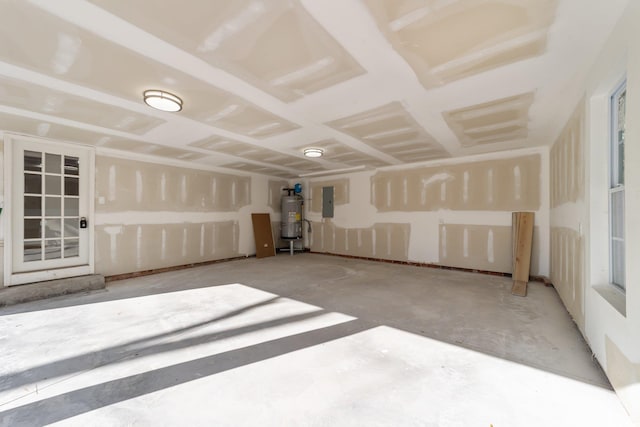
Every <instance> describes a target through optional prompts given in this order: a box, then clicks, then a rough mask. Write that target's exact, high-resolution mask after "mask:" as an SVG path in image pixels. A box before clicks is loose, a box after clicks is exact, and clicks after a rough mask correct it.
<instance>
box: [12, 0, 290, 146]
mask: <svg viewBox="0 0 640 427" xmlns="http://www.w3.org/2000/svg"><path fill="white" fill-rule="evenodd" d="M25 22H37V23H38V26H37V31H28V32H25V31H24V23H25ZM17 34H19V35H20V36H19V37H16V35H17ZM0 36H2V40H3V46H2V47H3V48H2V49H0V59H2V60H4V61H6V62H9V63H12V64H15V65H19V66H23V67H26V68H29V69H32V70H35V71H38V72H40V73H44V74H50V75H54V76H56V77H58V78H60V79H63V80H66V81H70V82H73V83H77V84H81V85H84V86H87V87H90V88H93V89H97V90H102V91H105V92H107V93H109V94H113V95H117V96H121V97H123V98H126V99H129V100H132V101H135V102H142V92H144V91H145V90H147V89H164V90H168V91H169V92H173V93H175V94H176V95H178V96H180V97H181V98H182V99H183V100H184V110H183V111H182V112H181V114H182V115H184V116H186V117H189V118H192V119H195V120H198V121H201V122H204V123H207V124H210V125H212V126H215V127H219V128H222V129H225V130H229V131H231V132H236V133H240V134H242V135H246V136H251V137H254V138H266V137H270V136H274V135H278V134H282V133H284V132H288V131H290V130H293V129H296V128H297V127H298V126H297V125H295V124H293V123H291V122H289V121H287V120H285V119H283V118H282V117H278V116H276V115H275V114H272V113H270V112H268V111H266V110H263V109H261V108H259V107H257V106H255V105H253V104H251V103H250V102H248V101H246V100H244V99H242V98H239V97H237V96H234V95H232V94H230V93H229V92H226V91H223V90H221V89H219V88H217V87H214V86H211V85H209V84H207V83H205V82H203V81H201V80H198V79H196V78H194V77H192V76H190V75H188V74H185V73H182V72H180V71H178V70H176V69H174V68H171V67H168V66H166V65H163V64H160V63H158V62H156V61H153V60H151V59H149V58H146V57H144V56H142V55H139V54H136V53H134V52H133V51H131V50H128V49H126V48H123V47H122V46H118V45H116V44H114V43H112V42H109V41H107V40H105V39H102V38H100V37H98V36H96V35H94V34H92V33H90V32H88V31H85V30H83V29H81V28H79V27H77V26H75V25H72V24H69V23H68V22H66V21H63V20H62V19H59V18H56V17H55V16H53V15H51V14H48V13H47V12H44V11H42V10H40V9H38V8H37V7H35V6H33V5H30V4H28V3H27V2H5V3H3V6H2V13H1V14H0Z"/></svg>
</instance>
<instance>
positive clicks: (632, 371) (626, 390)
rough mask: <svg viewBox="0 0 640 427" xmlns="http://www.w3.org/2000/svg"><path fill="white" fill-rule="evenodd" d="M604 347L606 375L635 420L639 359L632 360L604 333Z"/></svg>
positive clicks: (639, 407)
mask: <svg viewBox="0 0 640 427" xmlns="http://www.w3.org/2000/svg"><path fill="white" fill-rule="evenodd" d="M605 349H606V355H607V367H606V371H607V376H608V377H609V380H610V381H611V385H612V386H613V387H614V389H615V390H616V391H617V392H618V395H620V397H621V399H622V401H623V402H626V404H627V410H628V411H629V413H630V414H632V416H634V418H635V419H636V420H637V419H638V417H637V416H635V414H638V413H639V412H640V400H638V399H637V388H638V384H640V361H635V362H634V361H632V360H630V359H629V357H627V356H626V355H625V354H624V352H622V350H620V347H618V346H617V345H616V343H615V342H614V341H613V340H612V339H611V337H610V336H609V335H605Z"/></svg>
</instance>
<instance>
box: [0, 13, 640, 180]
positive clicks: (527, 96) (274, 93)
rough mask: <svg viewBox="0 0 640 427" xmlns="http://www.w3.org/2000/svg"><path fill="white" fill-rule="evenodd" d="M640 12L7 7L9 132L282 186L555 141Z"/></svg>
mask: <svg viewBox="0 0 640 427" xmlns="http://www.w3.org/2000/svg"><path fill="white" fill-rule="evenodd" d="M633 1H634V0H607V1H606V2H605V1H584V0H354V1H339V0H336V1H314V0H233V1H231V0H189V1H175V0H133V1H131V0H64V1H47V0H30V1H20V0H4V1H3V0H0V4H2V6H1V7H0V40H1V42H0V134H1V133H2V132H3V131H10V132H17V133H23V134H28V135H33V136H36V137H44V138H49V139H52V140H56V139H58V140H63V141H77V142H81V143H85V144H92V145H96V146H102V147H108V148H110V149H114V150H120V151H122V155H126V153H127V152H134V153H143V154H144V153H149V154H154V155H160V156H166V157H167V158H174V159H181V160H188V161H190V160H194V161H196V162H197V163H199V165H198V167H201V166H202V164H203V163H206V164H207V165H210V166H211V167H217V166H219V165H222V164H231V166H229V167H231V168H235V169H237V170H244V171H248V172H253V173H264V174H268V175H272V176H281V177H283V178H291V177H296V176H299V175H304V174H309V173H312V174H314V175H317V172H319V173H321V174H325V173H330V172H331V171H335V170H338V169H346V168H348V167H352V166H366V167H369V168H378V167H384V166H388V165H402V164H411V163H415V162H423V161H428V160H435V159H442V158H448V157H451V156H457V157H463V156H466V155H476V154H483V153H491V152H496V151H501V150H510V149H517V148H524V147H535V146H544V145H546V144H549V143H550V141H554V140H555V139H556V138H557V135H558V134H559V133H560V132H561V130H562V128H563V125H564V123H566V121H567V119H568V118H569V117H570V116H571V113H572V111H573V110H574V108H575V104H576V102H577V101H578V100H579V99H580V97H581V96H583V93H582V92H580V88H582V87H584V81H582V80H580V79H584V78H585V77H584V75H585V70H586V66H587V64H593V63H594V61H595V60H596V58H597V55H598V54H599V52H600V51H601V50H602V48H603V46H604V43H605V41H606V40H608V39H609V38H610V35H611V34H612V31H613V30H614V28H616V25H618V24H617V23H618V22H620V18H621V16H623V14H624V13H625V10H628V9H627V8H628V7H629V5H630V4H631V3H632V2H633ZM148 89H159V90H165V91H168V92H171V93H175V94H176V95H178V96H180V97H181V98H182V99H183V101H184V104H183V109H182V110H181V111H179V112H176V113H166V112H158V111H154V110H151V108H150V107H147V106H146V105H145V104H144V103H143V100H142V94H143V92H144V91H145V90H148ZM534 94H535V96H534ZM212 135H213V136H212ZM311 146H316V147H318V148H322V149H323V150H324V156H323V157H322V158H320V159H310V158H306V157H304V156H303V155H302V150H303V149H304V148H307V147H311Z"/></svg>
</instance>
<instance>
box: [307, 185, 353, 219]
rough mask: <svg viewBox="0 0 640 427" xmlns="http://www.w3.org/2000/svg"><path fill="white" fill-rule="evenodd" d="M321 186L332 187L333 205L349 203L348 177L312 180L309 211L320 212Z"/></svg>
mask: <svg viewBox="0 0 640 427" xmlns="http://www.w3.org/2000/svg"><path fill="white" fill-rule="evenodd" d="M322 187H333V205H334V206H339V205H345V204H347V203H349V179H347V178H341V179H336V180H328V181H314V182H313V183H312V184H311V185H310V191H309V193H310V194H309V198H310V199H311V208H310V210H311V212H322Z"/></svg>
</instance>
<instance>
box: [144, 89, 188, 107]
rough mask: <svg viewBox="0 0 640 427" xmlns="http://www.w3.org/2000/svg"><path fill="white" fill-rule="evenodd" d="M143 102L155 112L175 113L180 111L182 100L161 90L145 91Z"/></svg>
mask: <svg viewBox="0 0 640 427" xmlns="http://www.w3.org/2000/svg"><path fill="white" fill-rule="evenodd" d="M143 95H144V102H145V104H147V105H148V106H149V107H152V108H155V109H156V110H161V111H169V112H171V113H175V112H176V111H180V110H182V99H180V98H178V97H177V96H175V95H173V94H171V93H169V92H165V91H162V90H145V91H144V93H143Z"/></svg>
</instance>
